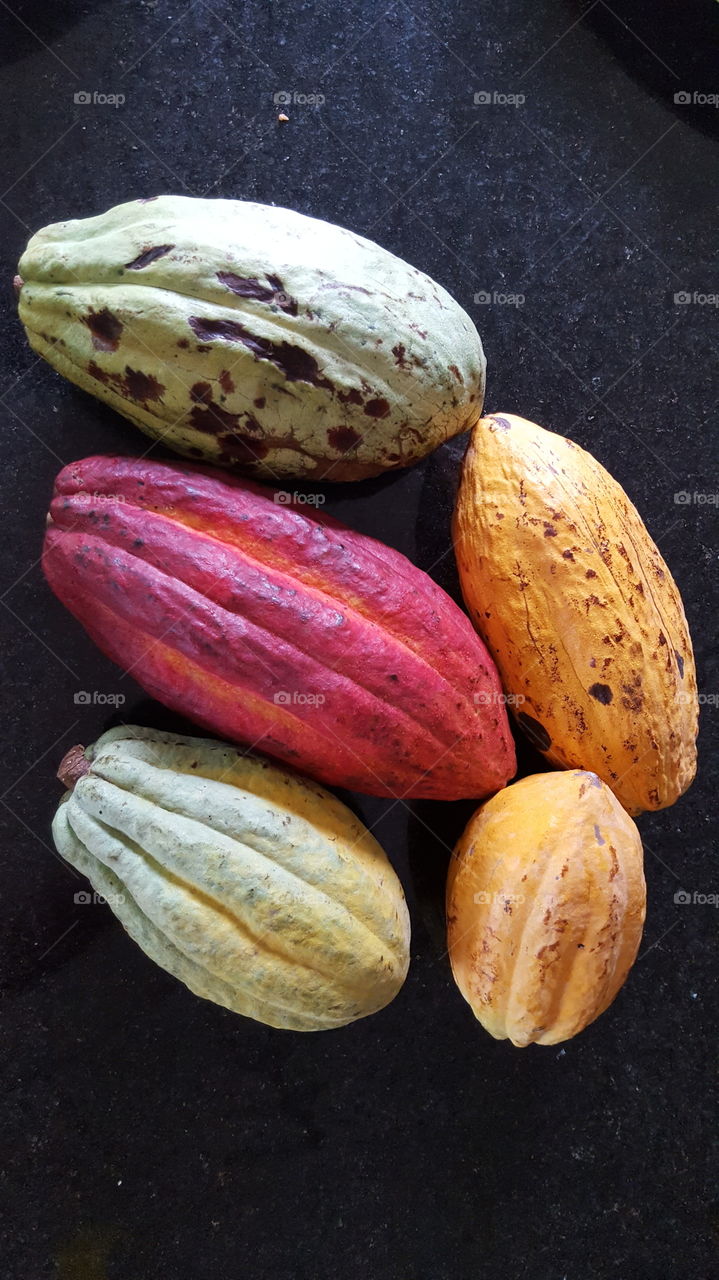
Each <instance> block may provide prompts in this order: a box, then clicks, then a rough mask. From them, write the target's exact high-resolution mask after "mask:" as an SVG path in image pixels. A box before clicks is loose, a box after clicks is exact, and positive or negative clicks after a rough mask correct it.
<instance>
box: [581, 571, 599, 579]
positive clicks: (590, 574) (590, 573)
mask: <svg viewBox="0 0 719 1280" xmlns="http://www.w3.org/2000/svg"><path fill="white" fill-rule="evenodd" d="M584 576H585V578H596V576H597V575H596V572H595V570H594V569H587V572H586V573H585V575H584Z"/></svg>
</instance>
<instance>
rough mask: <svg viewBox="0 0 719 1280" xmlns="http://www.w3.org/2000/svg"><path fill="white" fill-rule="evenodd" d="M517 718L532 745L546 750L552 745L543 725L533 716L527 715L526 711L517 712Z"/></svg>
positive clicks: (540, 749) (539, 749)
mask: <svg viewBox="0 0 719 1280" xmlns="http://www.w3.org/2000/svg"><path fill="white" fill-rule="evenodd" d="M517 719H518V721H519V723H520V725H521V726H522V728H523V729H524V732H525V733H526V735H527V737H528V738H529V741H530V742H531V743H532V744H533V746H535V747H536V748H537V750H538V751H548V750H549V748H550V747H551V745H552V739H551V738H550V736H549V734H548V733H547V730H546V729H545V727H544V725H543V724H540V723H539V721H538V720H535V719H534V716H528V715H527V713H526V711H520V712H518V713H517Z"/></svg>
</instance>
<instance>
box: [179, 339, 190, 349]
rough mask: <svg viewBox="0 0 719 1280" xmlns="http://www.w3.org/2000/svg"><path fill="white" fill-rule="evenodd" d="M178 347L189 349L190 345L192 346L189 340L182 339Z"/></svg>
mask: <svg viewBox="0 0 719 1280" xmlns="http://www.w3.org/2000/svg"><path fill="white" fill-rule="evenodd" d="M177 345H178V347H184V348H187V347H189V345H190V344H189V342H188V341H187V338H180V341H179V342H178V344H177Z"/></svg>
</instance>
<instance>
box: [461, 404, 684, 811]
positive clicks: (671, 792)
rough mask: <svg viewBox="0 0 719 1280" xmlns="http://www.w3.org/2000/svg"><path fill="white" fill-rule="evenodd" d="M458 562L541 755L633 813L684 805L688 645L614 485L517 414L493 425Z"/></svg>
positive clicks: (474, 449)
mask: <svg viewBox="0 0 719 1280" xmlns="http://www.w3.org/2000/svg"><path fill="white" fill-rule="evenodd" d="M454 546H455V554H456V557H457V564H458V567H459V575H460V580H461V583H462V591H463V594H464V599H465V601H466V603H467V607H468V609H469V611H470V614H471V616H472V620H473V621H474V624H475V626H476V627H477V630H478V631H479V632H480V634H481V635H482V636H483V637H484V639H485V640H486V642H487V645H488V647H489V649H490V651H491V653H492V655H493V657H494V659H495V661H496V663H497V666H498V667H499V671H500V675H501V677H502V682H503V684H504V687H505V690H506V693H507V694H508V695H510V696H509V698H508V701H509V702H510V705H512V706H513V710H514V712H515V715H516V717H517V720H518V721H519V723H520V725H521V726H522V728H523V729H524V730H525V731H526V733H527V734H528V736H529V737H530V739H531V740H532V742H533V743H534V745H535V746H536V747H537V748H538V749H539V750H540V751H541V752H543V754H544V755H545V756H546V758H547V760H549V761H551V762H552V763H553V764H556V765H560V766H564V767H565V768H580V767H581V768H584V769H592V770H594V772H595V773H597V774H598V775H599V777H600V778H602V779H603V781H604V782H606V783H607V784H608V785H609V786H610V787H611V788H612V790H613V791H614V794H615V795H616V796H618V798H619V799H620V801H621V802H622V804H623V805H624V806H625V808H626V809H627V810H628V812H629V813H632V814H637V813H641V812H642V811H643V810H648V809H663V808H665V807H666V806H667V805H670V804H673V803H674V801H675V800H677V799H678V797H679V796H680V795H682V793H683V792H684V791H686V789H687V787H688V786H689V785H690V783H691V781H692V779H693V777H694V774H695V771H696V734H697V719H698V700H697V688H696V672H695V668H694V657H693V654H692V645H691V639H690V636H689V630H688V627H687V622H686V618H685V616H684V609H683V607H682V601H681V597H680V595H679V591H678V589H677V586H676V584H675V582H674V579H673V578H672V575H671V573H670V572H669V570H668V568H667V566H666V564H665V563H664V561H663V559H662V557H661V555H660V554H659V551H658V549H657V547H656V545H655V544H654V542H653V541H652V539H651V537H650V536H649V533H648V532H647V530H646V528H645V526H644V523H643V521H642V519H641V516H640V515H639V513H638V512H637V510H636V508H635V507H634V506H632V504H631V502H630V501H629V499H628V498H627V495H626V494H625V492H624V490H623V489H622V488H621V486H620V485H619V484H617V482H616V480H614V479H613V478H612V477H611V476H610V475H609V473H608V472H607V471H606V470H605V469H604V467H602V466H601V464H600V463H599V462H597V460H596V458H593V457H592V455H591V454H589V453H586V452H585V450H584V449H581V448H580V447H579V445H576V444H574V443H573V442H572V441H571V440H566V439H564V437H563V436H559V435H555V434H553V433H552V432H549V431H545V430H544V429H543V428H542V427H538V426H535V425H534V423H532V422H527V421H526V420H525V419H524V418H518V417H515V416H514V415H512V414H493V415H492V416H490V417H487V418H482V419H481V420H480V421H479V422H478V423H477V425H476V427H475V428H474V431H473V432H472V436H471V440H470V445H469V448H468V451H467V455H466V458H465V461H464V465H463V471H462V479H461V484H460V489H459V493H458V497H457V505H456V510H455V516H454Z"/></svg>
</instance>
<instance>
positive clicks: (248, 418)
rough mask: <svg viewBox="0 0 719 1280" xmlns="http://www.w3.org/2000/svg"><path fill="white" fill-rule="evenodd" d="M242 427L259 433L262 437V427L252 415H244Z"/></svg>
mask: <svg viewBox="0 0 719 1280" xmlns="http://www.w3.org/2000/svg"><path fill="white" fill-rule="evenodd" d="M244 425H245V427H246V428H247V430H248V431H259V433H260V435H262V427H261V425H260V423H259V422H258V421H257V418H256V417H255V416H254V414H252V413H246V414H245V422H244Z"/></svg>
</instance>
